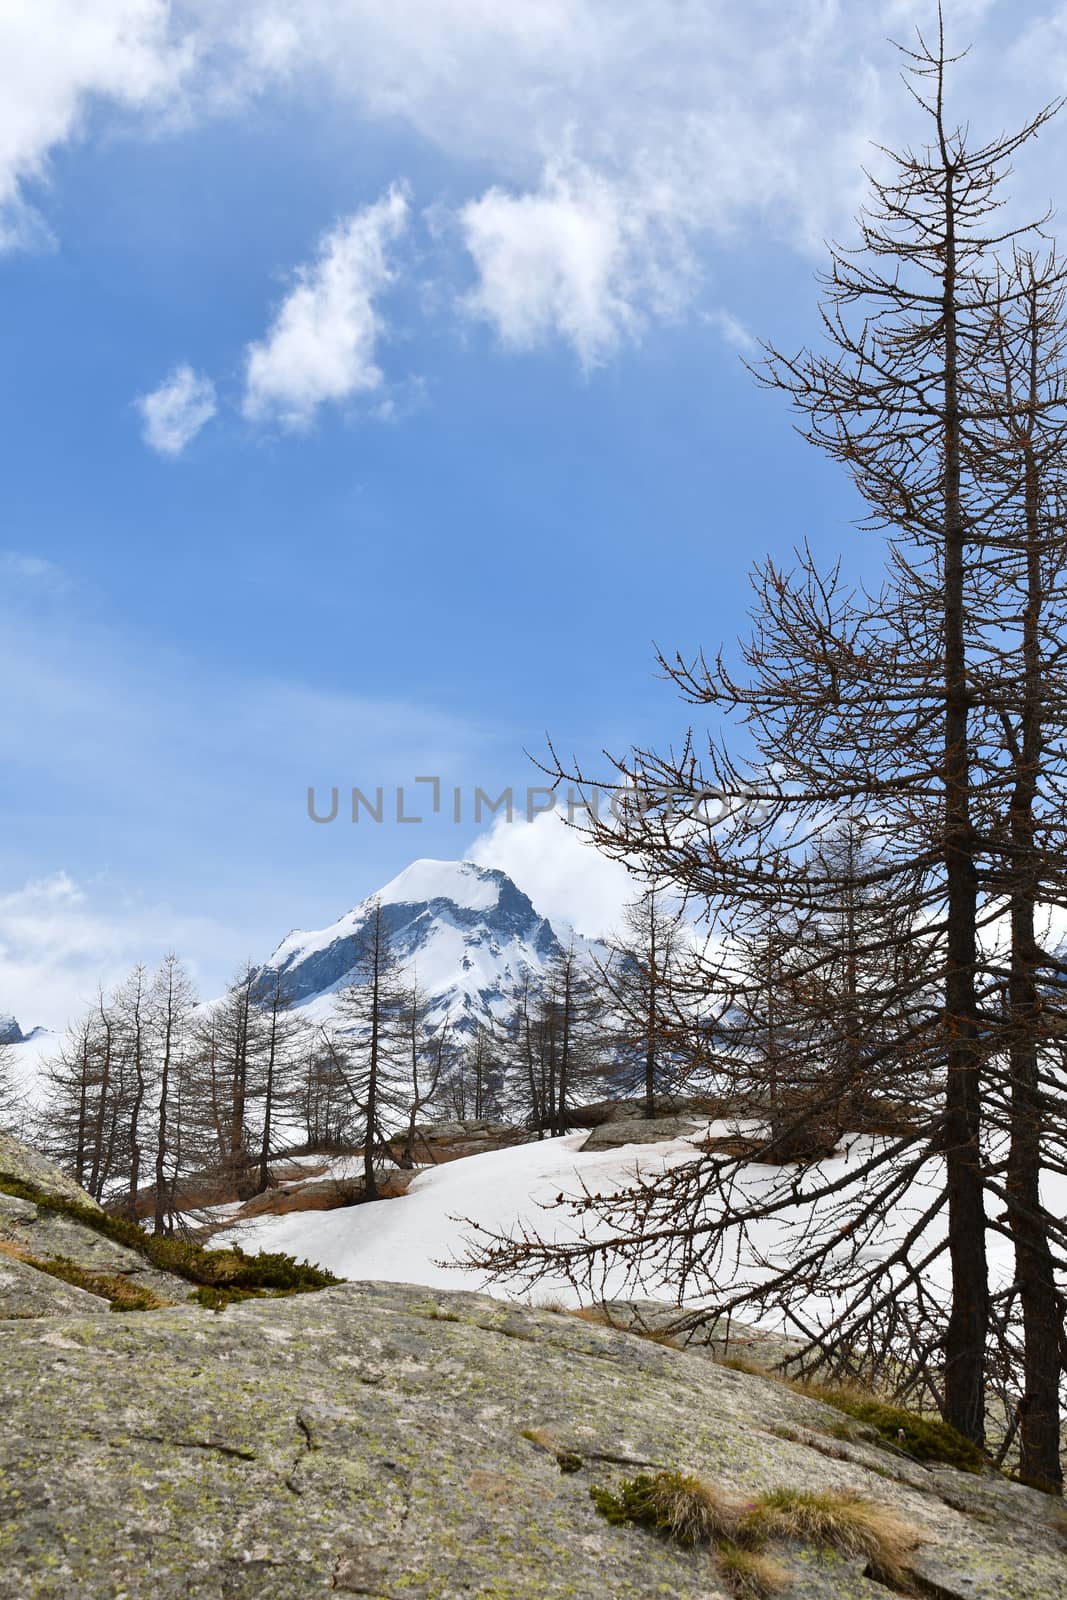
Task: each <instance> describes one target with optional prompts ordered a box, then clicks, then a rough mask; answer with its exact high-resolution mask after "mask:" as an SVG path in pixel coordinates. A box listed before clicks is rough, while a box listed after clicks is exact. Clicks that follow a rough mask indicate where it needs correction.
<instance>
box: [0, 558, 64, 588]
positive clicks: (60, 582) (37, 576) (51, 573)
mask: <svg viewBox="0 0 1067 1600" xmlns="http://www.w3.org/2000/svg"><path fill="white" fill-rule="evenodd" d="M0 573H3V575H4V576H5V577H6V578H8V579H9V580H11V581H12V582H15V583H22V584H25V585H26V586H27V587H29V588H32V589H36V590H38V591H42V590H43V591H45V592H47V593H51V594H58V593H61V592H62V591H63V590H65V589H67V588H69V587H70V578H69V576H68V575H67V573H66V572H65V571H64V570H63V568H62V567H61V566H59V565H58V563H57V562H55V561H49V560H48V558H47V557H46V556H36V555H28V554H27V553H26V552H25V551H23V550H0Z"/></svg>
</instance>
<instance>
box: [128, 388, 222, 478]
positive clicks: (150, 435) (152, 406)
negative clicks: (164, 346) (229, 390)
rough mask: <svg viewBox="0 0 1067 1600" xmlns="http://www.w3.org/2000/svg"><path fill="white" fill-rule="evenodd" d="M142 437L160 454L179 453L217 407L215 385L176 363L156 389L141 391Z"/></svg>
mask: <svg viewBox="0 0 1067 1600" xmlns="http://www.w3.org/2000/svg"><path fill="white" fill-rule="evenodd" d="M137 409H138V410H139V411H140V413H141V419H142V421H143V423H144V441H145V444H147V445H150V446H151V448H152V449H153V450H158V451H159V453H160V455H164V456H180V455H181V453H182V451H183V450H184V449H185V447H186V445H187V444H190V443H191V442H192V440H193V439H195V438H196V436H197V434H198V433H199V432H200V430H201V428H203V427H204V426H205V424H206V423H208V422H210V421H211V419H212V417H213V416H214V415H215V413H216V411H217V410H218V404H217V402H216V399H215V385H214V384H213V383H212V381H211V379H210V378H207V377H204V376H203V375H202V374H200V373H197V372H194V371H193V369H192V367H190V366H185V365H182V366H179V367H175V368H174V370H173V372H171V373H169V374H168V375H167V377H166V378H164V380H163V382H162V383H161V384H160V386H159V388H158V389H153V390H152V393H151V394H143V395H140V396H139V397H138V399H137Z"/></svg>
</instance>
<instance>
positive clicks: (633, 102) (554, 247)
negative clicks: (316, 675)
mask: <svg viewBox="0 0 1067 1600" xmlns="http://www.w3.org/2000/svg"><path fill="white" fill-rule="evenodd" d="M1039 9H1040V10H1041V11H1042V12H1043V13H1044V15H1042V16H1040V17H1034V18H1030V17H1028V16H1026V15H1024V13H1025V11H1026V8H1025V7H1016V8H1014V10H1012V9H1011V8H1006V7H1003V6H997V5H995V4H994V3H993V0H951V3H949V4H947V6H946V10H947V14H948V18H949V23H950V33H951V39H952V42H953V44H954V45H956V44H959V45H962V44H966V43H967V42H968V41H969V40H971V39H973V40H974V41H975V45H976V48H975V50H974V53H973V55H972V56H971V57H970V58H969V59H968V61H967V62H966V63H965V64H964V65H963V66H962V67H961V68H960V69H959V72H960V88H959V91H958V98H959V103H960V104H961V105H967V104H968V103H970V104H977V105H979V106H980V108H981V112H982V115H981V123H982V127H981V128H980V129H979V128H976V133H978V134H979V135H980V134H981V133H982V132H983V131H988V130H990V129H992V131H994V132H995V131H997V129H998V128H999V127H1000V126H1001V125H1008V124H1011V123H1013V122H1015V121H1016V120H1017V119H1018V117H1019V114H1020V108H1022V109H1023V110H1025V109H1026V108H1028V107H1032V102H1033V98H1034V93H1035V90H1034V77H1035V71H1039V72H1040V74H1041V76H1042V77H1043V79H1044V80H1045V81H1046V82H1047V83H1048V85H1049V88H1050V90H1052V91H1054V90H1055V88H1056V87H1057V86H1058V87H1062V86H1063V84H1064V81H1065V75H1067V51H1065V48H1064V44H1063V41H1064V38H1065V37H1067V31H1065V28H1064V24H1063V18H1064V15H1065V8H1064V5H1063V3H1062V0H1061V3H1059V4H1052V3H1051V0H1050V3H1048V4H1047V5H1046V6H1044V7H1041V8H1039ZM298 11H299V15H298V17H296V18H295V20H294V8H293V5H292V3H291V0H227V3H226V4H225V5H220V4H219V3H218V0H92V3H88V0H5V4H4V5H3V6H2V7H0V208H3V207H6V216H0V236H2V235H4V234H5V232H6V236H7V239H8V242H9V243H10V242H15V241H17V240H18V239H22V240H25V239H26V238H27V237H28V236H29V235H30V234H31V233H32V232H33V231H34V228H35V227H36V228H37V229H38V232H40V228H39V225H38V223H35V221H34V219H33V217H32V215H31V214H30V212H29V211H28V210H27V202H26V199H25V193H24V191H25V189H26V184H27V182H28V181H30V180H33V179H34V178H38V177H40V176H42V175H43V174H44V173H45V171H46V168H47V156H48V152H49V150H51V149H53V148H54V147H56V146H58V145H60V144H62V143H63V142H64V141H67V140H69V139H71V138H73V137H78V136H81V135H83V134H86V133H87V132H88V131H89V130H90V129H91V128H92V126H93V125H94V123H95V122H96V121H97V120H99V121H100V122H101V123H102V125H103V126H105V127H107V128H110V127H112V126H113V125H114V123H115V121H116V115H115V113H116V111H117V112H118V113H119V114H120V117H121V116H122V115H126V116H128V115H129V113H130V112H136V113H138V114H139V116H140V117H141V119H142V121H143V122H145V123H147V124H148V125H149V126H150V127H159V126H164V125H169V126H171V127H179V128H180V127H181V126H184V125H187V124H188V123H190V122H192V121H194V120H196V119H197V118H202V117H204V116H207V115H218V114H220V113H231V112H239V111H240V110H241V109H242V108H243V107H244V106H246V105H247V103H248V101H249V98H250V97H252V96H257V95H258V96H262V95H269V94H272V93H279V92H284V93H286V94H300V95H305V96H314V99H315V105H316V109H317V111H318V112H319V114H320V115H329V116H333V117H338V116H340V117H343V118H346V119H351V118H353V117H354V118H355V119H357V121H358V120H360V119H362V120H370V121H371V122H374V121H380V120H387V121H388V122H389V123H390V124H391V125H395V124H396V122H397V121H398V120H399V121H403V122H405V123H406V124H407V125H408V126H409V127H410V128H412V129H414V130H416V131H417V133H418V134H419V135H420V136H422V137H423V138H425V139H427V140H428V141H430V142H432V143H434V144H435V145H436V146H437V147H438V148H439V149H440V150H442V151H443V152H444V153H445V155H446V156H449V157H454V158H458V159H460V160H464V161H466V160H470V159H472V158H473V159H476V160H477V161H479V162H481V163H486V162H489V163H491V175H490V181H489V183H488V186H487V188H486V190H485V192H483V193H482V195H481V197H480V198H476V199H474V200H472V201H471V202H470V204H469V205H467V206H466V207H463V208H461V216H462V224H463V227H464V230H465V233H466V236H467V239H468V243H469V245H470V247H471V249H472V251H473V252H474V260H475V266H476V269H477V272H478V279H477V283H476V285H475V287H474V289H473V291H472V294H471V296H470V298H469V301H468V306H469V308H470V309H471V310H473V311H474V312H475V313H476V314H478V315H480V316H483V317H486V318H488V319H489V320H490V322H491V323H492V324H493V325H494V326H495V327H496V329H497V331H498V333H499V335H500V338H501V340H502V341H503V342H505V343H507V344H510V345H512V346H514V347H517V348H521V347H527V346H529V345H533V344H537V343H540V342H542V341H543V340H545V339H548V338H550V337H562V338H564V339H566V340H569V341H570V343H571V344H572V345H573V346H574V347H575V348H576V350H577V351H578V353H579V357H580V359H581V360H583V361H584V362H586V364H589V363H591V362H594V361H597V360H602V359H603V358H604V357H605V356H606V355H607V354H608V353H609V352H610V351H611V349H612V348H613V347H614V346H616V345H617V344H618V343H619V341H620V340H622V339H625V338H627V337H630V336H633V335H635V334H636V333H638V332H639V331H640V329H641V328H642V326H644V325H645V324H646V323H647V321H648V319H649V318H650V317H655V316H658V315H661V314H663V312H664V311H669V310H673V309H675V308H676V307H677V305H678V304H679V301H680V300H683V299H684V298H685V297H686V295H688V294H691V293H692V292H693V289H694V285H695V284H696V283H697V281H698V279H697V275H696V274H695V273H693V272H692V271H691V270H690V265H691V260H692V259H693V258H698V259H699V258H702V257H703V258H704V259H705V265H706V264H707V263H706V258H707V256H708V255H709V254H710V252H711V251H712V250H715V249H728V248H731V247H732V246H733V245H734V244H735V243H736V242H737V241H738V240H739V239H744V238H746V237H747V236H749V235H750V234H752V233H754V232H755V233H758V234H759V235H761V236H762V237H763V239H764V240H765V241H766V240H771V241H781V242H783V243H784V244H786V245H788V246H789V247H791V248H799V249H801V250H809V249H818V248H819V246H820V241H821V239H822V237H823V236H824V235H825V234H826V233H827V232H832V231H838V230H840V229H841V228H842V227H847V225H848V219H849V216H850V214H851V212H852V211H853V210H854V208H855V205H856V202H857V200H858V197H859V195H860V193H861V190H862V178H861V176H860V171H859V168H860V164H861V162H863V161H865V160H866V161H869V160H871V159H872V155H871V150H870V146H869V141H870V140H871V139H881V140H884V141H888V142H890V143H895V142H901V141H902V140H904V139H906V138H910V137H914V135H915V131H916V128H917V113H916V112H915V110H914V107H912V106H911V105H910V103H909V101H908V99H907V96H906V95H904V94H903V93H902V92H901V90H900V88H899V85H898V84H897V82H896V75H897V70H898V66H899V62H898V58H897V57H896V55H895V53H894V52H893V51H892V50H891V49H890V48H889V46H888V45H887V44H886V36H887V35H890V36H897V37H900V38H902V39H905V40H907V39H909V38H910V37H911V36H912V29H913V25H914V23H915V22H916V20H919V21H923V22H925V23H926V24H927V25H929V24H930V22H931V21H932V18H933V5H932V0H931V3H930V4H928V5H923V6H920V7H919V8H918V11H917V10H916V7H915V5H914V0H871V3H870V4H868V5H865V6H847V5H844V4H843V3H842V0H793V3H791V4H786V0H749V3H748V4H746V5H743V6H738V5H737V4H735V3H734V0H701V3H700V4H690V5H682V4H664V3H663V0H507V3H506V4H501V3H500V0H406V3H405V4H404V5H397V4H395V3H394V4H388V3H386V0H301V4H300V6H299V8H298ZM978 95H980V96H981V98H980V99H978V98H977V96H978ZM90 110H91V111H92V113H93V118H92V121H90V118H89V116H88V114H87V113H88V112H89V111H90ZM102 112H103V113H107V115H101V113H102ZM1063 137H1064V134H1063V132H1061V131H1059V130H1057V129H1053V130H1051V131H1050V134H1049V137H1048V138H1047V139H1043V140H1042V141H1041V144H1040V146H1039V147H1038V148H1037V150H1036V151H1035V152H1034V154H1033V155H1032V156H1031V157H1029V158H1028V161H1027V163H1026V169H1027V172H1028V171H1029V169H1030V168H1031V167H1032V166H1033V167H1035V168H1036V169H1037V170H1038V172H1039V176H1040V183H1039V185H1038V187H1039V188H1041V187H1043V188H1049V189H1051V188H1053V187H1054V186H1055V184H1054V182H1053V180H1055V181H1056V182H1058V171H1059V168H1060V166H1061V165H1062V161H1063V153H1062V141H1063ZM1020 181H1021V182H1022V183H1024V184H1025V183H1026V182H1028V181H1029V180H1028V178H1027V177H1025V176H1024V175H1023V174H1021V175H1020ZM31 198H36V197H35V196H34V197H31ZM346 226H348V225H343V226H342V228H341V229H340V230H338V232H337V234H336V235H333V236H331V240H332V245H333V248H334V249H335V250H336V251H337V252H338V256H339V260H338V266H339V268H340V275H341V277H342V278H343V276H344V271H343V265H342V262H341V260H340V258H341V257H343V256H344V253H345V244H344V238H343V235H344V231H345V227H346ZM512 269H514V273H515V277H514V280H512V279H511V277H510V273H511V271H512ZM320 278H322V279H323V281H321V282H319V279H320ZM316 283H318V292H317V293H316V289H315V285H316ZM300 289H303V290H304V293H303V294H301V293H300ZM298 295H299V299H295V297H296V296H298ZM328 295H329V291H328V288H327V285H326V282H325V278H324V263H323V262H320V263H318V264H317V265H316V266H314V267H312V268H309V269H308V277H307V279H306V281H304V282H303V283H302V284H301V286H300V288H298V289H297V290H294V296H293V297H291V299H292V300H293V302H294V303H293V304H292V307H291V309H290V306H289V302H287V304H286V307H283V311H282V313H281V316H280V318H279V323H278V324H277V325H276V326H275V328H274V329H273V330H272V331H271V333H270V335H269V336H268V337H267V338H266V339H265V340H264V341H263V342H262V343H261V344H258V345H256V346H254V347H253V352H252V367H253V368H254V370H251V369H250V372H249V379H250V383H249V390H248V394H247V396H246V407H247V408H248V409H250V411H251V412H252V413H253V414H258V413H259V411H260V410H261V411H262V413H263V414H269V415H272V416H277V417H278V418H279V419H280V420H281V421H283V423H285V424H286V425H291V426H302V425H305V424H306V423H307V421H308V420H309V418H310V417H311V416H312V415H313V414H314V411H315V408H316V406H317V404H318V403H319V401H320V399H330V398H337V397H341V398H344V397H346V396H347V395H349V394H352V393H356V392H358V391H359V390H360V389H361V388H368V387H373V386H374V385H375V384H376V383H377V382H379V381H380V375H379V373H378V368H377V365H376V363H375V359H374V343H375V339H376V337H377V334H378V331H379V330H378V327H377V321H376V316H375V313H374V309H373V305H372V303H370V302H369V301H368V300H364V301H362V302H360V303H359V305H358V306H357V307H356V308H354V309H353V311H352V313H351V315H350V316H344V315H342V318H341V322H342V325H343V326H345V327H347V329H348V331H349V333H350V334H351V335H352V336H353V340H354V343H353V344H351V345H350V346H349V347H348V349H347V352H345V351H339V352H337V353H336V357H335V359H333V360H331V351H330V349H329V341H328V340H327V341H325V343H324V341H322V340H321V339H320V338H318V337H317V336H316V334H315V331H314V328H311V329H310V330H309V326H308V322H309V318H310V319H311V321H312V322H313V320H314V319H313V316H312V313H313V312H314V309H315V306H316V305H317V304H321V303H322V299H323V297H324V296H326V297H327V298H328ZM342 298H343V296H342ZM357 300H358V296H357ZM287 312H288V314H289V317H290V318H291V319H292V320H293V322H294V323H296V322H298V321H299V322H300V323H301V326H300V327H296V326H294V327H293V328H292V329H291V330H290V328H289V327H288V324H287V323H286V322H285V318H286V314H287ZM304 313H307V316H304Z"/></svg>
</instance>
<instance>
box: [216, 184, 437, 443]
mask: <svg viewBox="0 0 1067 1600" xmlns="http://www.w3.org/2000/svg"><path fill="white" fill-rule="evenodd" d="M407 220H408V202H407V198H406V196H405V195H404V193H403V191H402V190H401V189H400V188H396V187H394V188H392V189H390V191H389V193H388V194H387V195H385V196H383V198H382V199H381V200H379V201H378V202H377V204H375V205H372V206H367V207H366V208H365V209H364V210H362V211H357V212H356V213H355V215H353V216H351V217H347V218H346V219H345V220H344V221H342V222H340V223H339V224H338V225H337V227H336V228H333V229H331V231H330V232H329V233H327V234H326V235H325V236H324V237H323V239H322V240H321V242H320V245H319V251H318V254H317V256H316V258H315V260H314V261H313V262H312V263H311V264H310V265H309V266H306V267H302V268H300V270H299V272H298V274H297V284H296V287H295V288H294V289H292V290H291V291H290V293H289V294H288V296H287V297H286V299H285V301H284V302H283V304H282V306H281V309H280V310H279V312H278V315H277V317H276V318H275V320H274V323H273V326H272V327H271V329H270V331H269V332H268V334H267V336H266V338H265V339H264V340H263V341H262V343H260V344H253V345H251V346H250V347H249V350H248V358H247V370H246V385H245V399H244V412H245V415H246V416H247V417H249V418H250V419H252V420H254V421H265V420H268V419H271V418H274V419H276V420H277V421H278V422H280V423H281V425H282V426H283V427H285V428H306V427H308V426H309V425H310V423H311V422H312V420H313V418H314V415H315V412H316V410H317V409H318V407H319V406H320V405H322V404H323V403H324V402H325V401H331V400H332V401H339V400H346V399H348V398H349V397H350V396H351V395H354V394H359V393H366V392H367V391H370V390H374V389H377V388H379V387H380V386H381V383H382V371H381V368H380V367H379V366H378V365H377V362H376V359H375V353H376V347H377V342H378V339H379V337H380V336H381V334H382V331H383V326H384V325H383V320H382V316H381V313H380V311H379V309H378V307H377V305H376V303H375V302H376V297H377V296H378V295H379V294H380V293H381V291H382V290H383V289H384V288H385V287H386V286H387V285H388V284H389V283H390V282H391V281H392V279H393V276H394V273H393V269H392V267H391V265H390V260H389V248H388V247H389V245H390V244H392V243H393V242H394V241H395V240H396V239H397V238H398V237H399V235H400V234H401V233H402V232H403V230H404V228H405V227H406V226H407Z"/></svg>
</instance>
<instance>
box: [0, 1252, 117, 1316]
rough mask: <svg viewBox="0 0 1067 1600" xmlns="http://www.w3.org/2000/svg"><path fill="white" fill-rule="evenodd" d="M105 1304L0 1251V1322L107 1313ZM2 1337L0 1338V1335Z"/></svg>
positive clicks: (84, 1291)
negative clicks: (28, 1318) (15, 1319)
mask: <svg viewBox="0 0 1067 1600" xmlns="http://www.w3.org/2000/svg"><path fill="white" fill-rule="evenodd" d="M110 1310H111V1304H110V1302H109V1301H107V1300H104V1299H102V1298H101V1297H100V1296H99V1295H95V1294H89V1293H88V1292H87V1290H85V1289H78V1288H75V1286H74V1285H73V1284H71V1283H63V1282H62V1281H61V1279H59V1278H52V1277H50V1276H49V1275H48V1273H47V1272H38V1271H37V1269H36V1267H31V1266H28V1265H27V1264H26V1262H25V1261H20V1260H19V1259H18V1257H17V1256H9V1255H5V1254H4V1252H3V1251H2V1250H0V1320H3V1319H5V1318H12V1317H16V1318H17V1317H69V1316H72V1315H77V1314H78V1313H79V1312H80V1313H81V1314H82V1315H83V1316H86V1315H88V1316H92V1315H95V1314H96V1313H98V1312H101V1311H110ZM0 1337H2V1335H0Z"/></svg>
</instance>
